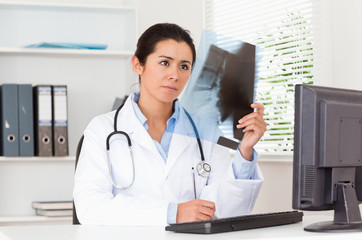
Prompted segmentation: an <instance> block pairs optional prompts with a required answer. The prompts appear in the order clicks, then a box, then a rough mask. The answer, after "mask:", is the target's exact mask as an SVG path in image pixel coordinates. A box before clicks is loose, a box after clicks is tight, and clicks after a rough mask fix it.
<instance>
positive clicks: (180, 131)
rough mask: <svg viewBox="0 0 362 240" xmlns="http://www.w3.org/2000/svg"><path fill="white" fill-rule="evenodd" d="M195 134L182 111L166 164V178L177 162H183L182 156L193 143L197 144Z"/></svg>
mask: <svg viewBox="0 0 362 240" xmlns="http://www.w3.org/2000/svg"><path fill="white" fill-rule="evenodd" d="M195 136H196V135H195V133H194V131H193V128H192V125H191V122H190V120H189V119H188V117H187V115H186V114H185V110H184V109H183V108H181V109H180V116H179V118H178V120H177V122H176V126H175V130H174V134H173V136H172V139H171V144H170V149H169V151H168V158H167V162H166V171H165V178H167V175H168V173H169V172H170V170H171V169H172V167H173V166H174V164H175V162H176V161H177V160H179V161H182V159H180V158H181V155H182V153H183V152H184V151H185V148H186V147H188V146H189V145H190V144H192V143H193V142H195V143H197V142H196V141H197V140H196V137H195Z"/></svg>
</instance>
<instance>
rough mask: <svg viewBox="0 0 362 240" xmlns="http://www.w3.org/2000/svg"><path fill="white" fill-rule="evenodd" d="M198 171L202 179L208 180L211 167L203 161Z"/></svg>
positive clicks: (197, 168)
mask: <svg viewBox="0 0 362 240" xmlns="http://www.w3.org/2000/svg"><path fill="white" fill-rule="evenodd" d="M196 170H197V173H198V174H199V175H200V176H201V177H204V178H208V177H209V176H210V172H211V166H210V164H208V163H206V162H205V161H201V162H199V163H198V164H197V166H196Z"/></svg>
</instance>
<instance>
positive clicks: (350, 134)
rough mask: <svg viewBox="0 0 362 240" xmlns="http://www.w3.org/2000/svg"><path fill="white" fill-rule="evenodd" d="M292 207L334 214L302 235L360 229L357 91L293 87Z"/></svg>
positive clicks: (361, 142) (361, 94) (361, 138)
mask: <svg viewBox="0 0 362 240" xmlns="http://www.w3.org/2000/svg"><path fill="white" fill-rule="evenodd" d="M294 126H295V128H294V156H293V208H294V209H299V210H316V211H322V210H334V221H329V222H320V223H315V224H312V225H310V226H307V227H305V230H307V231H323V232H333V231H362V222H361V214H360V210H359V203H361V201H362V91H356V90H348V89H340V88H329V87H321V86H315V85H296V87H295V125H294Z"/></svg>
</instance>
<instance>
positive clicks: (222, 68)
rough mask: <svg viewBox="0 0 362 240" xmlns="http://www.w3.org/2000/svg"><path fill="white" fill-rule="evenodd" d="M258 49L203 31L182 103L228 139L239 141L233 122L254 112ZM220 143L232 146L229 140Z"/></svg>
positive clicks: (237, 131)
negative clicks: (218, 129)
mask: <svg viewBox="0 0 362 240" xmlns="http://www.w3.org/2000/svg"><path fill="white" fill-rule="evenodd" d="M257 50H258V48H257V47H256V46H255V45H252V44H249V43H246V42H243V41H240V40H236V39H232V38H230V37H226V36H223V35H220V34H217V33H214V32H212V31H208V30H204V31H203V33H202V37H201V42H200V46H199V50H198V54H197V60H196V63H195V65H194V69H193V72H192V74H191V77H190V79H189V82H188V85H187V87H186V89H185V91H184V93H183V95H182V98H181V104H182V106H183V107H185V109H186V110H187V111H189V112H191V113H195V114H197V115H199V116H201V117H204V118H208V119H210V120H211V121H214V122H215V123H216V124H218V125H219V127H220V129H221V130H222V131H223V133H224V135H225V136H226V137H227V138H230V139H234V140H241V139H242V137H243V132H242V130H240V129H237V128H236V125H237V121H238V120H239V119H240V118H242V117H243V116H245V115H247V114H249V113H251V112H253V109H252V108H251V107H250V105H251V103H253V102H254V96H255V91H254V89H255V84H256V82H257V77H256V74H255V73H256V71H255V67H256V62H257V58H256V56H257V54H256V52H257ZM221 142H224V143H225V142H229V143H231V145H230V146H227V147H230V148H233V149H235V144H233V143H232V141H221ZM220 144H222V143H220ZM222 145H223V144H222Z"/></svg>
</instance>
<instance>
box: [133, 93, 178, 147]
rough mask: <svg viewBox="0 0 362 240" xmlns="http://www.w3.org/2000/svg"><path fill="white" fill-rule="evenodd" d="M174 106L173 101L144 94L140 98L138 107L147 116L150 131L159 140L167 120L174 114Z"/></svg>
mask: <svg viewBox="0 0 362 240" xmlns="http://www.w3.org/2000/svg"><path fill="white" fill-rule="evenodd" d="M172 106H173V102H170V103H164V102H160V101H158V100H157V99H155V98H146V97H143V96H142V94H141V96H140V99H139V100H138V107H139V108H140V110H141V112H142V113H143V115H145V117H146V118H147V121H146V123H147V126H148V133H149V134H150V135H151V137H152V138H153V139H154V140H156V141H158V142H160V141H161V138H162V136H163V134H164V132H165V130H166V125H167V121H168V119H170V117H171V116H172V114H173V110H172Z"/></svg>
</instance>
